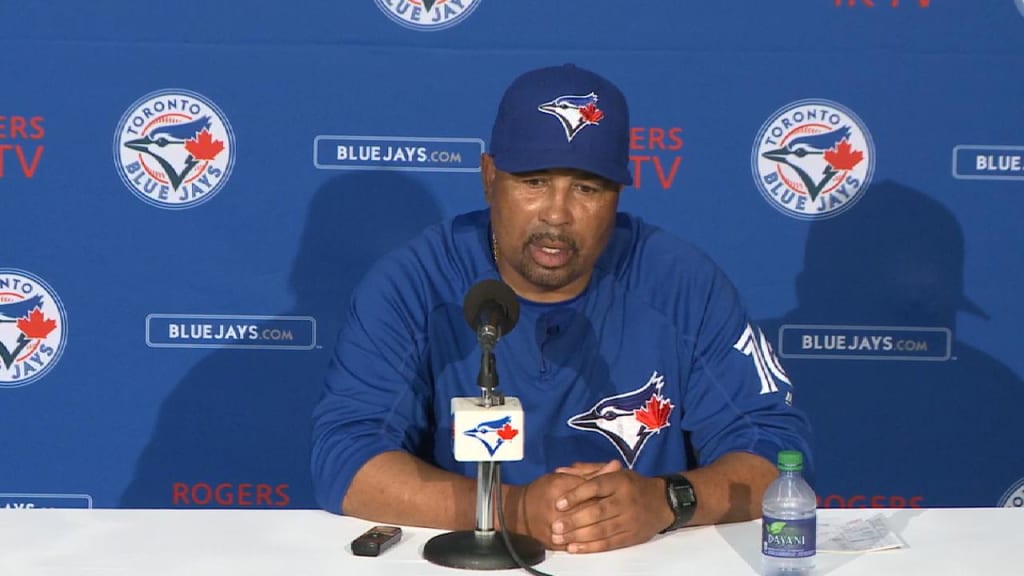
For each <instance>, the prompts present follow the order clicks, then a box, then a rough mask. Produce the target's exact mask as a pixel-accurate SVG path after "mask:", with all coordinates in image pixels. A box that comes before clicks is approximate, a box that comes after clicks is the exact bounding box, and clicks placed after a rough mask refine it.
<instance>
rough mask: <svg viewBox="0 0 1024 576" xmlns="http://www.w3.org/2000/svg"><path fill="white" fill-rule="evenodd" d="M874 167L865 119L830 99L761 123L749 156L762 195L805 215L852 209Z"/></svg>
mask: <svg viewBox="0 0 1024 576" xmlns="http://www.w3.org/2000/svg"><path fill="white" fill-rule="evenodd" d="M874 167H875V149H874V144H872V141H871V135H870V134H869V133H868V130H867V128H866V127H865V125H864V123H863V122H861V120H860V119H859V118H857V116H856V115H855V114H854V113H853V112H851V111H850V110H848V109H846V108H845V107H844V106H842V105H841V104H838V103H836V102H832V101H829V100H813V99H812V100H800V101H797V102H793V103H791V104H788V105H786V106H784V107H782V108H780V109H779V110H778V111H776V112H775V114H773V115H772V116H771V118H769V119H768V121H767V122H765V123H764V126H762V127H761V130H760V132H758V134H757V139H756V140H755V141H754V150H753V154H752V155H751V169H752V170H753V173H754V179H755V180H756V181H757V185H758V188H759V189H760V190H761V195H762V196H764V199H765V200H767V201H768V203H769V204H771V205H772V207H773V208H775V209H776V210H778V211H780V212H782V213H783V214H786V215H787V216H792V217H793V218H798V219H801V220H819V219H824V218H831V217H833V216H836V215H838V214H841V213H843V212H845V211H846V210H849V209H850V208H852V207H853V205H854V204H856V202H857V201H858V200H860V199H861V197H863V195H864V193H865V191H866V190H867V187H868V184H869V183H870V182H871V176H872V174H873V173H874Z"/></svg>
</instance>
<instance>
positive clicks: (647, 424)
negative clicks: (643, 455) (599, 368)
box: [567, 371, 675, 469]
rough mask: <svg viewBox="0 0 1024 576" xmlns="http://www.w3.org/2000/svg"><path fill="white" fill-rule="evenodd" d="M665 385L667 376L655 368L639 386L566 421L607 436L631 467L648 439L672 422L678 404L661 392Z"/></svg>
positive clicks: (575, 426)
mask: <svg viewBox="0 0 1024 576" xmlns="http://www.w3.org/2000/svg"><path fill="white" fill-rule="evenodd" d="M664 386H665V377H664V376H662V375H660V374H658V372H657V371H655V372H654V373H653V374H651V377H650V379H648V380H647V383H646V384H644V385H643V386H641V387H640V388H637V389H636V390H633V391H632V392H626V393H625V394H619V395H617V396H610V397H608V398H603V399H601V400H599V401H598V402H597V404H594V406H593V408H591V409H590V410H587V411H586V412H583V413H582V414H577V415H575V416H573V417H572V418H570V419H569V420H568V422H567V424H569V426H572V427H573V428H576V429H578V430H588V431H590V432H597V433H598V434H601V435H602V436H604V437H605V438H607V439H608V440H609V441H611V443H612V444H613V445H614V446H615V448H616V449H617V450H618V451H619V454H621V455H622V460H623V461H624V462H625V463H626V465H627V466H629V467H630V469H632V468H633V465H634V464H636V460H637V458H638V457H639V456H640V451H641V450H643V448H644V444H646V443H647V440H649V439H650V438H651V436H654V435H655V434H658V433H659V432H661V431H662V430H663V429H665V428H668V427H669V425H670V423H669V416H670V415H671V414H672V409H673V408H675V405H674V404H673V403H672V400H670V399H668V398H666V397H665V396H664V395H662V389H663V388H664Z"/></svg>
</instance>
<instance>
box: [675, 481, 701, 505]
mask: <svg viewBox="0 0 1024 576" xmlns="http://www.w3.org/2000/svg"><path fill="white" fill-rule="evenodd" d="M672 494H673V495H674V496H675V500H676V505H677V506H693V503H694V502H696V501H697V497H696V496H695V495H694V493H693V486H689V485H683V486H673V487H672Z"/></svg>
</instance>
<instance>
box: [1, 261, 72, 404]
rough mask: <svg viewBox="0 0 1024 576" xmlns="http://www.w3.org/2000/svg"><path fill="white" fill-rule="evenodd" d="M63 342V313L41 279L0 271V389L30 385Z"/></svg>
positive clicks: (53, 360)
mask: <svg viewBox="0 0 1024 576" xmlns="http://www.w3.org/2000/svg"><path fill="white" fill-rule="evenodd" d="M66 342H67V314H66V313H65V312H64V305H63V304H62V303H61V301H60V298H58V297H57V293H56V292H54V290H53V288H50V286H49V285H48V284H47V283H46V282H44V281H43V279H42V278H39V277H38V276H36V275H34V274H31V273H29V272H26V271H24V270H17V269H14V268H0V388H17V387H19V386H25V385H26V384H31V383H32V382H35V381H36V380H38V379H40V378H42V377H43V376H44V375H45V374H46V373H47V372H49V371H50V370H51V369H52V368H53V367H54V366H55V365H56V364H57V361H58V360H59V359H60V356H61V354H62V353H63V352H64V346H65V343H66Z"/></svg>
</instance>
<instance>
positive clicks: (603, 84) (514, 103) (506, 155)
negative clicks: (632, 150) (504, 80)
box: [490, 64, 633, 186]
mask: <svg viewBox="0 0 1024 576" xmlns="http://www.w3.org/2000/svg"><path fill="white" fill-rule="evenodd" d="M490 153H491V156H493V157H494V165H495V166H497V167H498V168H499V169H500V170H502V171H504V172H511V173H520V172H533V171H535V170H545V169H549V168H574V169H577V170H583V171H585V172H590V173H591V174H597V175H598V176H602V177H604V178H607V179H608V180H612V181H615V182H618V183H620V184H623V185H626V186H630V185H632V184H633V175H632V174H631V173H630V171H629V108H628V107H627V106H626V97H625V96H623V95H622V91H620V90H619V89H618V87H616V86H615V84H612V83H611V82H610V81H608V80H607V79H605V78H603V77H601V76H599V75H597V74H595V73H594V72H591V71H589V70H585V69H583V68H580V67H578V66H575V65H573V64H565V65H563V66H552V67H549V68H540V69H537V70H532V71H530V72H527V73H525V74H523V75H522V76H519V77H518V78H516V79H515V80H513V81H512V84H511V85H509V87H508V89H507V90H505V95H504V96H502V98H501V103H500V104H499V105H498V115H497V117H496V118H495V119H494V128H493V129H492V131H491V149H490Z"/></svg>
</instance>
